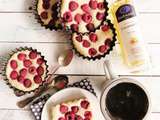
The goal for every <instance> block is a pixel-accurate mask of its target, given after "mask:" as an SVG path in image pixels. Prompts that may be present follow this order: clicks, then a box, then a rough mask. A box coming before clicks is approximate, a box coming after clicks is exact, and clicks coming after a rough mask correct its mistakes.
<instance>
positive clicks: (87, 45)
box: [83, 40, 90, 48]
mask: <svg viewBox="0 0 160 120" xmlns="http://www.w3.org/2000/svg"><path fill="white" fill-rule="evenodd" d="M89 46H90V43H89V42H88V41H87V40H83V47H85V48H88V47H89Z"/></svg>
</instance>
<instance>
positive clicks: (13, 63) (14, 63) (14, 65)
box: [10, 60, 18, 69]
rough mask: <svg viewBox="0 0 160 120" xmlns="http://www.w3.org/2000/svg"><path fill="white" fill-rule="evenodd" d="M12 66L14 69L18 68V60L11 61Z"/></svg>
mask: <svg viewBox="0 0 160 120" xmlns="http://www.w3.org/2000/svg"><path fill="white" fill-rule="evenodd" d="M10 65H11V68H12V69H16V68H17V67H18V64H17V61H16V60H11V62H10Z"/></svg>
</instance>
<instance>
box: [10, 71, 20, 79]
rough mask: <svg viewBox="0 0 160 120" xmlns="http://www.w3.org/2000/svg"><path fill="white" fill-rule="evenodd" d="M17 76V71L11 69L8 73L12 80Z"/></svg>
mask: <svg viewBox="0 0 160 120" xmlns="http://www.w3.org/2000/svg"><path fill="white" fill-rule="evenodd" d="M17 77H18V72H17V71H12V72H11V74H10V78H11V79H12V80H16V79H17Z"/></svg>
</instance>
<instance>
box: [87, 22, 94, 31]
mask: <svg viewBox="0 0 160 120" xmlns="http://www.w3.org/2000/svg"><path fill="white" fill-rule="evenodd" d="M86 27H87V30H88V31H91V32H93V31H94V30H95V27H94V24H93V23H88V24H87V25H86Z"/></svg>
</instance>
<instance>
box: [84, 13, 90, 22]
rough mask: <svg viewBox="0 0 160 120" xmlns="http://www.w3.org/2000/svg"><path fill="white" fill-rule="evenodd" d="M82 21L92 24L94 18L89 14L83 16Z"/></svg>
mask: <svg viewBox="0 0 160 120" xmlns="http://www.w3.org/2000/svg"><path fill="white" fill-rule="evenodd" d="M82 20H83V21H84V22H86V23H90V22H91V21H92V16H91V15H90V14H88V13H85V14H83V15H82Z"/></svg>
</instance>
